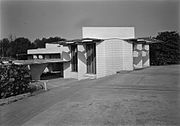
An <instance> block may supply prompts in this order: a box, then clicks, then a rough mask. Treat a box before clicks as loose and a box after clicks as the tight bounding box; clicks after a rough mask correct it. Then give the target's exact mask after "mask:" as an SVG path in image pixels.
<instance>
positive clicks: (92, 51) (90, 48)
mask: <svg viewBox="0 0 180 126" xmlns="http://www.w3.org/2000/svg"><path fill="white" fill-rule="evenodd" d="M86 51H87V73H92V74H96V44H95V43H93V44H87V45H86Z"/></svg>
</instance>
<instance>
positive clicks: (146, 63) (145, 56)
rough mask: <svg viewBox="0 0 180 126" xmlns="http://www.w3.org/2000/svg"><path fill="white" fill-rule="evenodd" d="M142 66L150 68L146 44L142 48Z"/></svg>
mask: <svg viewBox="0 0 180 126" xmlns="http://www.w3.org/2000/svg"><path fill="white" fill-rule="evenodd" d="M142 64H143V67H149V66H150V58H149V45H148V44H144V45H143V47H142Z"/></svg>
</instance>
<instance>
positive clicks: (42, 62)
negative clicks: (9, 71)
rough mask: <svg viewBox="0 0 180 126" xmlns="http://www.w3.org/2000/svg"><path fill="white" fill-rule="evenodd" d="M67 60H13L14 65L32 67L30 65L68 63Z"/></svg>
mask: <svg viewBox="0 0 180 126" xmlns="http://www.w3.org/2000/svg"><path fill="white" fill-rule="evenodd" d="M68 61H69V60H61V59H34V60H33V59H31V60H14V61H13V63H14V64H15V65H32V64H45V63H62V62H68Z"/></svg>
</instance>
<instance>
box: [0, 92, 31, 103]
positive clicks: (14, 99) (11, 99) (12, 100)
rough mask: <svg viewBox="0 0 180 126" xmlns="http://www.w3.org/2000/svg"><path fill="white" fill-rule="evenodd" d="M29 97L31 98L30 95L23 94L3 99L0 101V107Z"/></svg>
mask: <svg viewBox="0 0 180 126" xmlns="http://www.w3.org/2000/svg"><path fill="white" fill-rule="evenodd" d="M29 96H31V93H25V94H20V95H16V96H12V97H8V98H5V99H0V105H4V104H9V103H11V102H14V101H17V100H20V99H23V98H25V97H29Z"/></svg>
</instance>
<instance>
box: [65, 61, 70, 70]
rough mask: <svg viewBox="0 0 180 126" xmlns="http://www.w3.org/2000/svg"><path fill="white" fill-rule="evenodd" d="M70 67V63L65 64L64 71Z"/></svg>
mask: <svg viewBox="0 0 180 126" xmlns="http://www.w3.org/2000/svg"><path fill="white" fill-rule="evenodd" d="M69 67H70V62H66V63H64V70H66V69H68V68H69Z"/></svg>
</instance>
